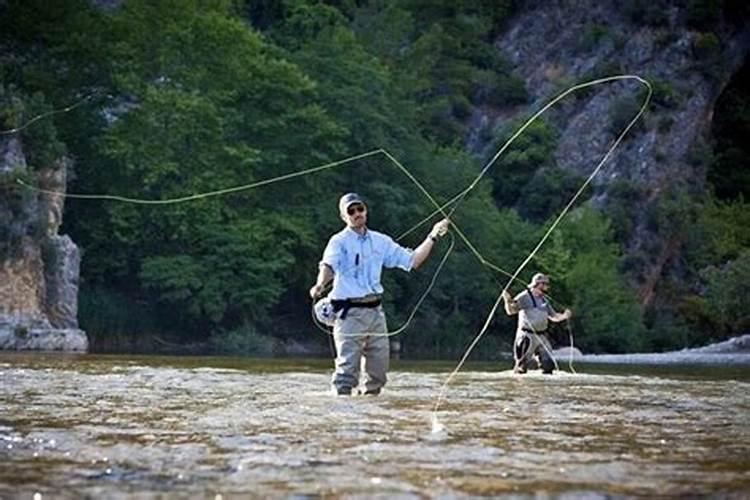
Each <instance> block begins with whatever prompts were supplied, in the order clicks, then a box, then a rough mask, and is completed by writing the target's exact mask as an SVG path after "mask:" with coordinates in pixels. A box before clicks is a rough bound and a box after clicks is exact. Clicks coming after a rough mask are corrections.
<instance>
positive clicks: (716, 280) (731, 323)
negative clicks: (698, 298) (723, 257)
mask: <svg viewBox="0 0 750 500" xmlns="http://www.w3.org/2000/svg"><path fill="white" fill-rule="evenodd" d="M701 276H702V277H703V278H704V279H705V280H706V284H707V285H708V291H707V293H706V299H707V301H708V304H709V306H710V308H711V311H712V313H713V315H714V317H715V318H716V320H717V323H718V324H719V325H720V326H721V327H722V328H723V329H724V333H728V334H739V333H745V332H746V331H747V329H748V328H750V294H748V293H747V284H748V283H750V250H747V249H745V250H743V251H742V252H741V253H740V255H739V256H738V257H737V258H736V259H734V260H733V261H731V262H728V263H727V264H725V265H723V266H721V267H717V266H710V267H708V268H706V269H704V270H703V271H701Z"/></svg>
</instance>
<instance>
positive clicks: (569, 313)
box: [563, 309, 573, 320]
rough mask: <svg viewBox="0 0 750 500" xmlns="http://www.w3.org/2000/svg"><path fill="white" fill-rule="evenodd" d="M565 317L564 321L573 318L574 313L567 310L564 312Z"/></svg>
mask: <svg viewBox="0 0 750 500" xmlns="http://www.w3.org/2000/svg"><path fill="white" fill-rule="evenodd" d="M563 316H564V318H563V319H566V320H568V319H570V318H571V316H573V312H572V311H571V310H570V309H565V311H563Z"/></svg>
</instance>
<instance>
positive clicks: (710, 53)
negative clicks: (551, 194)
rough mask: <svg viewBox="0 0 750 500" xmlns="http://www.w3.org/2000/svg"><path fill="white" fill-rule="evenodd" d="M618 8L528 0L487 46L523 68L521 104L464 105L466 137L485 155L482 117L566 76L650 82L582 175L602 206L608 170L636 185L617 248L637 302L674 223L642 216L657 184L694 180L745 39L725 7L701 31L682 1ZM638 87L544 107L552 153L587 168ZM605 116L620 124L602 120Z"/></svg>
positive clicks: (548, 89)
mask: <svg viewBox="0 0 750 500" xmlns="http://www.w3.org/2000/svg"><path fill="white" fill-rule="evenodd" d="M630 9H631V10H630V11H628V7H619V6H616V5H615V4H614V3H610V2H599V1H594V0H578V1H574V2H570V1H553V2H546V1H545V2H528V3H527V4H526V6H525V7H524V8H523V9H522V10H521V12H520V13H518V14H517V16H516V17H515V18H514V19H513V20H512V21H511V22H510V23H509V26H508V28H507V29H506V30H505V32H504V33H503V34H501V35H500V37H499V39H498V40H497V47H498V48H499V49H500V50H501V51H502V53H503V55H504V56H505V57H506V58H508V59H509V60H510V62H511V64H512V66H513V70H514V72H515V73H516V74H518V75H519V76H521V77H522V78H523V79H524V81H525V83H526V87H527V89H528V91H529V94H530V96H531V99H532V101H533V104H532V106H531V107H523V108H522V109H520V110H518V111H517V112H516V113H507V111H505V112H503V113H502V114H501V112H500V111H499V110H493V109H489V108H485V109H481V110H480V111H479V112H478V113H477V115H476V116H474V117H472V122H473V123H475V124H476V126H475V129H474V131H475V133H474V134H472V136H471V138H470V140H469V144H468V147H469V148H470V149H471V150H472V151H474V152H475V153H482V154H484V155H488V153H489V152H488V151H486V148H487V144H483V143H482V142H481V140H480V138H481V137H483V136H484V137H487V134H486V133H484V134H482V131H481V129H482V128H483V127H484V128H486V127H488V126H490V127H494V126H496V125H497V124H499V123H502V122H504V121H505V120H507V119H508V118H515V117H517V116H518V115H519V114H521V113H523V114H524V115H526V114H529V109H538V108H539V107H540V106H541V105H542V104H544V103H546V102H548V101H549V100H551V99H552V98H553V97H554V96H556V95H557V94H559V93H560V92H562V91H563V90H565V89H567V88H569V87H571V86H572V85H575V84H578V83H583V82H584V81H588V80H592V79H594V78H599V77H603V76H610V75H616V74H637V75H639V76H641V77H643V78H645V79H647V80H649V81H650V82H652V83H654V86H655V93H654V97H653V101H652V103H653V104H652V106H651V107H650V109H649V111H648V112H647V114H646V115H645V117H644V119H643V122H642V123H641V124H640V125H639V126H637V127H636V128H635V129H634V130H632V131H631V134H630V136H629V137H627V138H626V140H625V141H624V142H623V143H622V144H621V145H620V147H619V148H618V149H617V150H616V152H615V155H614V156H613V157H612V158H611V159H610V160H609V162H608V163H607V164H606V166H605V168H604V169H603V171H602V172H601V173H600V174H599V176H598V177H597V178H596V179H595V180H594V184H595V186H596V187H595V195H594V198H593V203H595V204H597V205H598V206H601V207H605V208H606V207H607V206H608V204H609V203H610V202H611V199H610V198H611V194H612V190H611V188H612V186H613V185H614V184H615V183H616V181H619V182H622V183H626V184H627V185H628V186H630V187H632V188H633V189H634V191H635V192H637V195H635V197H634V199H631V200H629V202H630V208H631V209H632V212H633V213H632V224H633V230H632V232H631V234H630V237H629V238H628V241H627V242H626V245H627V248H626V253H627V254H629V255H638V256H639V257H638V258H639V259H640V261H639V265H638V266H637V268H636V270H635V273H634V274H635V276H634V278H635V281H636V283H637V286H638V287H639V292H640V296H641V299H642V303H643V304H644V305H649V304H650V303H651V301H652V299H653V297H654V290H655V287H656V283H657V281H658V278H659V277H660V276H661V275H662V273H663V272H664V270H665V266H668V265H669V263H670V261H672V260H673V259H674V257H675V256H676V253H677V252H678V249H679V248H680V246H681V237H682V235H681V233H680V231H679V230H670V229H668V228H664V227H661V228H654V227H653V226H654V224H653V221H649V220H648V214H649V210H648V207H649V205H651V204H655V203H659V201H660V198H662V197H663V196H664V194H665V193H668V192H669V193H686V194H687V195H688V196H691V195H695V194H696V193H702V192H704V191H705V189H706V165H705V164H704V163H701V162H700V161H696V159H695V156H696V151H697V150H699V149H700V146H701V144H702V143H703V140H704V138H705V136H706V135H707V134H708V132H709V130H710V127H711V121H712V113H713V108H714V105H715V103H716V100H717V98H718V97H719V95H720V94H721V92H722V90H723V89H724V88H725V86H726V85H727V83H728V82H729V80H730V78H731V77H732V75H733V74H734V73H736V72H737V71H738V69H739V68H740V67H741V66H742V64H743V62H744V61H745V58H746V56H747V54H748V52H749V51H750V30H749V29H748V26H739V27H738V26H733V25H731V24H730V23H729V21H728V20H726V19H725V20H719V21H718V22H717V23H716V25H715V26H713V27H712V30H711V31H708V30H707V31H700V30H695V29H691V28H690V27H688V25H687V23H686V21H685V18H686V12H685V10H684V9H680V8H678V7H674V6H671V7H667V8H665V9H663V10H658V11H657V13H658V14H659V16H660V18H659V19H658V20H657V21H658V22H654V23H653V24H648V23H645V24H644V22H633V16H634V15H636V14H637V13H634V12H633V10H632V7H631V8H630ZM651 12H652V15H653V14H654V12H655V11H653V9H652V11H651ZM640 90H641V86H640V85H639V84H637V83H636V82H629V83H615V84H603V85H600V86H596V87H592V88H589V89H587V91H581V92H580V93H579V94H577V95H575V96H569V97H568V98H567V99H566V100H564V101H563V102H562V103H560V104H559V105H558V106H557V107H556V108H555V109H554V110H552V111H551V112H550V114H549V115H548V116H546V119H547V120H549V121H550V122H551V123H552V124H553V125H554V126H555V127H556V128H557V130H558V132H559V140H558V145H557V150H556V151H555V154H554V160H555V162H556V164H557V165H558V166H559V167H561V168H563V169H565V170H567V171H569V172H573V173H576V174H579V175H582V176H588V175H589V173H590V172H591V171H592V170H593V169H594V167H595V166H596V164H597V163H598V161H599V160H600V159H601V157H602V156H603V155H604V153H605V151H606V149H607V147H608V146H609V145H610V144H611V142H612V141H613V140H614V139H615V137H616V135H617V134H618V133H619V131H620V129H621V128H622V127H624V125H625V124H626V123H627V122H628V121H629V120H630V119H631V118H632V117H633V116H634V115H635V112H636V111H637V109H638V107H639V105H640V103H641V102H642V97H643V96H645V92H644V93H642V94H639V91H640ZM618 115H620V116H619V119H618ZM625 118H626V119H625ZM615 121H619V122H621V123H622V127H618V126H613V122H615ZM538 175H543V172H539V174H538ZM635 206H638V209H637V210H635Z"/></svg>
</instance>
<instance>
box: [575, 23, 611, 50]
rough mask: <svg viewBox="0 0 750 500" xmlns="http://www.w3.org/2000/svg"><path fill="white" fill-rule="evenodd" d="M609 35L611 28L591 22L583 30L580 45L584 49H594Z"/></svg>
mask: <svg viewBox="0 0 750 500" xmlns="http://www.w3.org/2000/svg"><path fill="white" fill-rule="evenodd" d="M609 36H610V30H609V28H608V27H607V26H605V25H603V24H596V23H594V24H590V25H589V26H588V27H587V28H586V31H584V32H583V35H582V36H581V41H580V44H579V45H580V47H581V49H582V50H592V49H594V48H596V46H597V45H599V43H601V42H602V41H603V40H604V39H606V38H608V37H609Z"/></svg>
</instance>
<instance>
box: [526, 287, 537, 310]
mask: <svg viewBox="0 0 750 500" xmlns="http://www.w3.org/2000/svg"><path fill="white" fill-rule="evenodd" d="M526 291H527V292H528V294H529V297H531V303H532V304H533V305H534V308H536V299H535V298H534V294H533V293H531V290H530V289H529V288H527V289H526Z"/></svg>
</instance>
